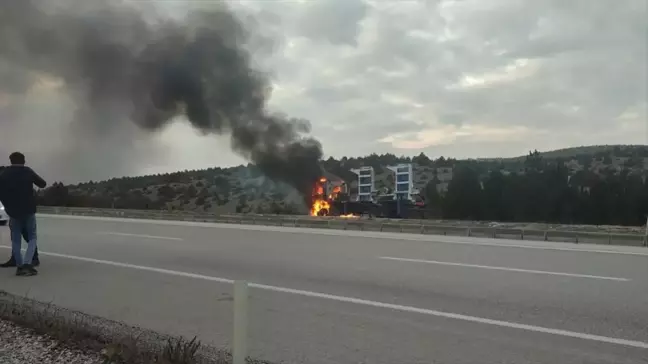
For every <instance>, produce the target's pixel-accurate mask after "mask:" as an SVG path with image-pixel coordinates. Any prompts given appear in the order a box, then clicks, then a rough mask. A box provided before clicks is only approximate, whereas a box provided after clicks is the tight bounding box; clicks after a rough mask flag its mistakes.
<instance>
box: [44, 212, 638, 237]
mask: <svg viewBox="0 0 648 364" xmlns="http://www.w3.org/2000/svg"><path fill="white" fill-rule="evenodd" d="M39 212H40V213H45V214H64V215H80V216H104V217H122V218H136V219H137V218H141V219H160V220H181V221H200V222H217V223H227V224H247V225H266V226H285V227H302V228H318V229H339V230H354V231H381V232H396V233H409V234H426V235H447V236H467V237H482V238H493V239H520V240H538V241H552V242H565V243H573V244H579V243H588V244H606V245H627V246H644V247H646V246H648V238H647V235H646V234H643V233H612V232H592V231H576V230H574V231H569V230H534V229H516V228H503V227H489V226H479V225H477V226H460V225H456V224H453V225H444V224H433V223H429V222H428V221H426V220H399V219H364V218H341V217H312V216H299V215H263V214H223V215H217V214H213V213H196V212H183V211H160V210H118V209H97V208H79V207H49V206H41V207H39Z"/></svg>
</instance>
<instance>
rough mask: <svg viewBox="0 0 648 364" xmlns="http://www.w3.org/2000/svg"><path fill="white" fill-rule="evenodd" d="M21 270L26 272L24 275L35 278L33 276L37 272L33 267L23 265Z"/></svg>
mask: <svg viewBox="0 0 648 364" xmlns="http://www.w3.org/2000/svg"><path fill="white" fill-rule="evenodd" d="M23 269H24V270H25V272H26V273H25V275H26V276H35V275H37V274H38V271H37V270H36V268H34V266H33V265H31V264H25V265H23Z"/></svg>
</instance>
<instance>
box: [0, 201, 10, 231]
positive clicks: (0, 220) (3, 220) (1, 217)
mask: <svg viewBox="0 0 648 364" xmlns="http://www.w3.org/2000/svg"><path fill="white" fill-rule="evenodd" d="M8 221H9V216H7V213H6V212H5V208H4V206H2V202H0V226H5V225H7V222H8Z"/></svg>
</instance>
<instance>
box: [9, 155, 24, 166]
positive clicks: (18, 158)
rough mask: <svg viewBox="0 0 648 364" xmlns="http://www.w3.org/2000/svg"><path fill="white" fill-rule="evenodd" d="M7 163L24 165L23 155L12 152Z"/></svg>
mask: <svg viewBox="0 0 648 364" xmlns="http://www.w3.org/2000/svg"><path fill="white" fill-rule="evenodd" d="M9 161H10V162H11V164H19V165H23V164H25V155H24V154H22V153H20V152H13V153H11V155H9Z"/></svg>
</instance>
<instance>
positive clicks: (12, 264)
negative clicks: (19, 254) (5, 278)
mask: <svg viewBox="0 0 648 364" xmlns="http://www.w3.org/2000/svg"><path fill="white" fill-rule="evenodd" d="M15 267H16V260H15V259H14V258H13V257H12V258H10V259H9V260H8V261H7V262H5V263H2V264H0V268H15Z"/></svg>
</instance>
